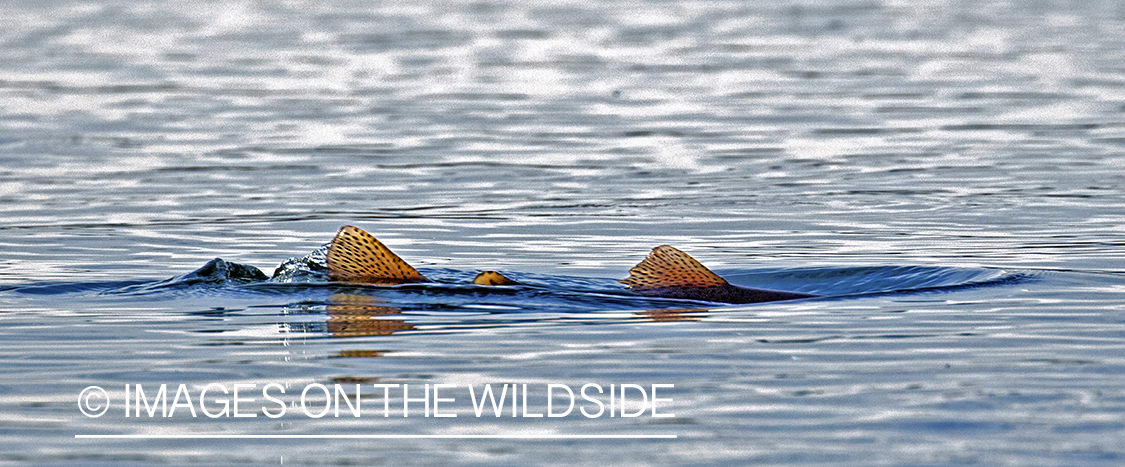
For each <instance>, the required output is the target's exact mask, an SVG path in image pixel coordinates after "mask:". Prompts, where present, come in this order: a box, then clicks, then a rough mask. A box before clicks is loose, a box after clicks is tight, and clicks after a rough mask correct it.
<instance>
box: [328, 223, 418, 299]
mask: <svg viewBox="0 0 1125 467" xmlns="http://www.w3.org/2000/svg"><path fill="white" fill-rule="evenodd" d="M328 278H329V279H332V280H334V281H345V282H362V283H366V284H378V285H393V284H404V283H408V282H429V279H426V276H423V275H422V274H421V273H419V272H418V270H417V269H414V268H412V267H410V265H409V264H406V261H403V260H402V258H399V257H398V255H396V254H394V253H392V252H391V250H390V249H388V248H387V247H386V246H385V245H383V243H382V242H380V241H379V240H376V239H375V237H372V236H371V234H369V233H367V232H364V231H363V229H360V228H358V227H352V226H350V225H345V226H343V227H341V228H340V231H339V232H337V233H336V238H333V239H332V244H331V245H329V246H328Z"/></svg>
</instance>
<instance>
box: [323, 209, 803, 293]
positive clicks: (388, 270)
mask: <svg viewBox="0 0 1125 467" xmlns="http://www.w3.org/2000/svg"><path fill="white" fill-rule="evenodd" d="M327 264H328V278H329V280H332V281H337V282H351V283H361V284H373V285H397V284H410V283H418V282H431V281H430V279H428V278H426V276H424V275H422V273H420V272H418V270H417V269H414V268H413V267H412V266H410V264H408V263H407V262H406V261H405V260H403V259H402V258H400V257H399V256H398V255H396V254H394V253H393V252H391V250H390V249H389V248H387V246H386V245H384V244H383V243H382V242H380V241H379V240H377V239H376V238H375V237H374V236H373V235H371V234H370V233H367V232H366V231H364V230H363V229H360V228H359V227H355V226H351V225H345V226H343V227H341V228H340V230H339V231H338V232H337V233H336V236H335V238H333V239H332V243H330V244H329V246H328V253H327ZM618 282H621V283H622V284H625V286H626V287H627V288H628V289H629V291H631V292H632V293H635V294H637V295H641V296H645V297H660V298H674V299H684V300H698V301H706V302H717V303H732V304H742V303H757V302H769V301H778V300H794V299H801V298H812V297H816V295H811V294H806V293H798V292H786V291H780V290H769V289H755V288H750V287H743V286H739V285H734V284H731V283H730V282H727V280H726V279H723V278H722V277H721V276H719V275H718V274H715V273H714V272H713V271H711V270H710V269H707V267H706V266H704V265H703V264H702V263H700V262H699V261H696V259H695V258H692V257H691V256H690V255H688V254H687V253H684V252H683V251H680V250H678V249H676V248H675V247H672V246H669V245H660V246H658V247H656V248H653V249H652V251H651V252H649V254H648V256H647V257H646V258H645V259H644V260H642V261H641V262H640V263H638V264H637V265H636V266H634V267H633V268H632V269H630V270H629V277H627V278H625V279H622V280H620V281H618ZM473 283H474V284H477V285H484V286H512V285H520V283H519V282H517V281H514V280H512V279H510V278H508V277H507V276H505V275H503V274H501V273H499V272H497V271H483V272H481V273H480V274H478V275H477V276H476V277H475V278H474V279H473Z"/></svg>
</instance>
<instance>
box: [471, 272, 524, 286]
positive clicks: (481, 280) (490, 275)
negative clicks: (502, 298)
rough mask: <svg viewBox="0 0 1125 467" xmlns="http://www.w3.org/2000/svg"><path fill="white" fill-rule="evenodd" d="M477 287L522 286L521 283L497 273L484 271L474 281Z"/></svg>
mask: <svg viewBox="0 0 1125 467" xmlns="http://www.w3.org/2000/svg"><path fill="white" fill-rule="evenodd" d="M473 283H474V284H477V285H520V283H519V282H516V281H514V280H511V279H508V278H507V276H505V275H503V274H500V273H498V272H496V271H484V272H482V273H480V274H477V277H476V278H474V279H473Z"/></svg>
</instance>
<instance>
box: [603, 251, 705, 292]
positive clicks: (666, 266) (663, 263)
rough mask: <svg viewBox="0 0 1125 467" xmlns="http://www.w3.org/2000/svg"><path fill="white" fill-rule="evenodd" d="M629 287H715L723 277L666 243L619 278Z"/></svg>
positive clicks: (639, 288) (640, 288)
mask: <svg viewBox="0 0 1125 467" xmlns="http://www.w3.org/2000/svg"><path fill="white" fill-rule="evenodd" d="M619 282H621V283H622V284H625V285H627V286H629V288H630V289H633V290H646V289H659V288H666V287H717V286H722V285H726V284H727V281H726V279H723V278H722V277H719V275H718V274H715V273H713V272H711V270H710V269H707V267H706V266H704V265H702V264H700V263H699V261H696V260H695V258H692V257H691V256H688V254H687V253H684V252H682V251H680V250H677V249H675V248H672V247H670V246H668V245H661V246H658V247H656V248H653V249H652V252H651V253H649V254H648V257H647V258H645V259H644V261H641V263H640V264H638V265H636V266H633V269H630V270H629V277H628V278H627V279H624V280H621V281H619Z"/></svg>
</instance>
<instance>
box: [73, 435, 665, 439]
mask: <svg viewBox="0 0 1125 467" xmlns="http://www.w3.org/2000/svg"><path fill="white" fill-rule="evenodd" d="M74 437H75V438H79V439H676V438H677V435H653V434H639V435H560V434H538V435H537V434H483V435H266V434H262V435H253V434H248V435H216V434H182V435H169V434H165V435H74Z"/></svg>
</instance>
